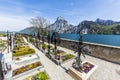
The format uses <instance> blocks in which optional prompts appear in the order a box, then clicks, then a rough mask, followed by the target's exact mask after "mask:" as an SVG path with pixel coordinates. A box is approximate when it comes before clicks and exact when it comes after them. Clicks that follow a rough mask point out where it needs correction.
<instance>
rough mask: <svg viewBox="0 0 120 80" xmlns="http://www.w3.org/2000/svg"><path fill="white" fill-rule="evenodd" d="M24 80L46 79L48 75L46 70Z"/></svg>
mask: <svg viewBox="0 0 120 80" xmlns="http://www.w3.org/2000/svg"><path fill="white" fill-rule="evenodd" d="M24 80H48V75H47V74H46V72H39V73H37V74H36V75H34V76H29V77H28V78H26V79H24Z"/></svg>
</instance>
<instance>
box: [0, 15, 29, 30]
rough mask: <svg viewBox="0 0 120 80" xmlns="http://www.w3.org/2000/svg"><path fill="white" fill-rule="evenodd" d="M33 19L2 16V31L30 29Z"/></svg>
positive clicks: (0, 22)
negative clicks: (30, 20) (30, 21)
mask: <svg viewBox="0 0 120 80" xmlns="http://www.w3.org/2000/svg"><path fill="white" fill-rule="evenodd" d="M30 18H31V17H25V16H13V15H0V31H6V30H10V31H19V30H21V29H24V28H25V27H29V26H30V23H29V19H30Z"/></svg>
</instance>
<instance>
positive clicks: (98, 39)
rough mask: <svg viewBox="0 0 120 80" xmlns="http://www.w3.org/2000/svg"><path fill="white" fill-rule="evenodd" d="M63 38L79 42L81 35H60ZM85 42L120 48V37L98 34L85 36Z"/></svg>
mask: <svg viewBox="0 0 120 80" xmlns="http://www.w3.org/2000/svg"><path fill="white" fill-rule="evenodd" d="M60 37H61V38H65V39H70V40H79V38H80V37H79V34H60ZM83 41H85V42H91V43H98V44H105V45H112V46H120V35H98V34H85V35H83Z"/></svg>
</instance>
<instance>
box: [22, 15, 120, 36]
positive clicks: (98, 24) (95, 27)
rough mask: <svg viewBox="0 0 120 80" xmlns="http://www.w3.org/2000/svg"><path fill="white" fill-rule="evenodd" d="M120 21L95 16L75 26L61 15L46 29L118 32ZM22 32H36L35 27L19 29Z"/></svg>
mask: <svg viewBox="0 0 120 80" xmlns="http://www.w3.org/2000/svg"><path fill="white" fill-rule="evenodd" d="M111 26H112V27H111ZM119 27H120V22H117V21H113V20H103V19H100V18H97V19H96V20H95V21H88V20H84V21H82V22H81V23H79V24H78V25H77V26H75V25H72V24H70V23H69V22H68V21H67V20H65V19H64V18H63V17H61V16H59V17H57V19H56V21H55V22H54V23H52V24H50V25H49V26H47V27H46V29H47V30H51V31H56V32H58V33H80V32H82V33H83V34H120V30H119ZM20 32H24V33H33V32H37V27H29V28H26V29H23V30H21V31H20Z"/></svg>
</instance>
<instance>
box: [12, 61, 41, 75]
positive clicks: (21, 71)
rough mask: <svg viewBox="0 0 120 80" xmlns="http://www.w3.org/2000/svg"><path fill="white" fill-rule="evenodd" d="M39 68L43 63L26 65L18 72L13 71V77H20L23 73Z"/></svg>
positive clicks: (17, 70)
mask: <svg viewBox="0 0 120 80" xmlns="http://www.w3.org/2000/svg"><path fill="white" fill-rule="evenodd" d="M38 66H41V63H40V62H35V63H32V64H29V65H26V66H23V67H21V68H18V69H16V70H14V71H13V76H15V75H18V74H20V73H23V72H25V71H28V70H30V69H33V68H36V67H38Z"/></svg>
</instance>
